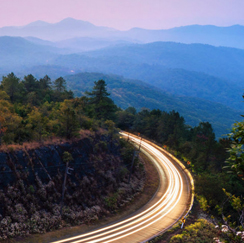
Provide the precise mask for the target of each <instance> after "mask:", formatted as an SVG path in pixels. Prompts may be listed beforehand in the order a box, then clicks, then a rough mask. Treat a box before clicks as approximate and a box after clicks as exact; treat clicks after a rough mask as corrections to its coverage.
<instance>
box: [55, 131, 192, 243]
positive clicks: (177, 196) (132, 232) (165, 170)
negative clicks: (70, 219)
mask: <svg viewBox="0 0 244 243" xmlns="http://www.w3.org/2000/svg"><path fill="white" fill-rule="evenodd" d="M120 134H121V135H122V136H128V134H127V133H120ZM130 140H131V141H133V142H134V143H135V144H137V146H138V145H139V144H140V143H141V151H142V152H143V153H145V154H146V155H147V156H148V157H149V159H150V160H151V161H152V162H153V163H154V165H155V167H156V168H157V170H158V173H159V178H160V183H159V188H158V191H157V193H156V194H155V195H154V197H153V199H151V201H150V202H149V203H148V204H147V205H146V206H144V210H143V211H141V212H138V213H137V214H135V215H133V216H131V217H128V218H126V219H123V220H121V221H119V222H117V223H114V224H111V225H109V226H105V227H102V228H100V229H98V230H94V231H91V232H88V233H84V234H81V235H78V236H75V237H70V238H67V239H64V240H59V241H55V242H53V243H71V242H72V243H81V242H90V243H98V242H103V243H104V242H128V243H129V242H130V243H131V242H144V241H146V240H147V239H149V238H151V237H152V236H153V235H156V234H157V233H158V232H160V231H163V230H165V229H167V228H168V227H170V226H171V225H172V224H173V223H175V222H176V221H178V219H179V218H181V217H182V215H183V214H184V213H185V211H186V209H187V208H186V205H187V204H189V195H184V194H185V192H186V193H187V192H188V191H190V190H189V188H188V187H189V181H188V182H187V180H186V176H185V174H184V175H182V173H183V172H182V171H181V172H180V169H179V168H177V167H176V166H175V164H174V163H172V162H171V160H170V159H168V158H167V156H165V155H164V154H163V153H162V152H161V151H160V150H159V149H158V148H156V147H155V146H154V145H152V144H151V143H150V142H149V141H145V140H143V141H141V139H140V138H138V137H136V136H132V135H130ZM165 184H166V186H165ZM183 191H184V193H183ZM173 209H174V210H173ZM176 212H177V213H176ZM172 217H173V219H172ZM174 217H176V218H174ZM155 231H156V232H155Z"/></svg>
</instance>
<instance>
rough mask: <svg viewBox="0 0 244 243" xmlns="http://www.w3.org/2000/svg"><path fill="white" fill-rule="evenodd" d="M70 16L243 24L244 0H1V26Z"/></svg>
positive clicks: (117, 23) (118, 21) (161, 24)
mask: <svg viewBox="0 0 244 243" xmlns="http://www.w3.org/2000/svg"><path fill="white" fill-rule="evenodd" d="M67 17H73V18H75V19H80V20H86V21H89V22H91V23H93V24H95V25H100V26H108V27H113V28H116V29H120V30H127V29H130V28H132V27H141V28H148V29H164V28H171V27H175V26H182V25H190V24H213V25H218V26H229V25H234V24H241V25H244V0H0V27H2V26H16V25H18V26H20V25H25V24H28V23H30V22H33V21H36V20H43V21H46V22H49V23H55V22H58V21H60V20H62V19H64V18H67Z"/></svg>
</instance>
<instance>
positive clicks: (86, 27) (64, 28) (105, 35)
mask: <svg viewBox="0 0 244 243" xmlns="http://www.w3.org/2000/svg"><path fill="white" fill-rule="evenodd" d="M0 36H20V37H30V36H31V37H36V38H40V39H43V40H49V41H55V42H56V41H63V40H67V39H72V38H84V37H85V38H94V39H96V41H100V39H101V41H108V42H113V41H119V42H121V41H126V42H133V43H149V42H156V41H173V42H180V43H186V44H190V43H202V44H209V45H214V46H228V47H235V48H242V49H244V42H243V39H244V26H241V25H233V26H229V27H218V26H213V25H203V26H202V25H190V26H183V27H177V28H172V29H163V30H148V29H141V28H133V29H130V30H128V31H119V30H116V29H112V28H108V27H102V26H96V25H93V24H91V23H89V22H87V21H82V20H76V19H72V18H67V19H64V20H62V21H60V22H58V23H55V24H50V23H47V22H43V21H36V22H33V23H30V24H28V25H25V26H18V27H15V26H11V27H3V28H0ZM66 44H67V43H66Z"/></svg>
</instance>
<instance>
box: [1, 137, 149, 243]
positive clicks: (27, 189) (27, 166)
mask: <svg viewBox="0 0 244 243" xmlns="http://www.w3.org/2000/svg"><path fill="white" fill-rule="evenodd" d="M64 152H68V153H69V154H70V155H71V156H72V160H71V161H70V162H69V168H72V169H73V170H71V169H70V170H69V172H70V173H69V174H68V175H67V182H66V190H65V195H64V206H63V210H62V215H61V213H60V211H61V196H62V184H63V181H64V174H65V169H66V163H64V160H63V158H64V157H63V155H64ZM132 155H133V148H132V147H131V146H130V145H129V144H127V143H126V142H125V141H122V140H119V138H118V137H116V136H115V137H113V136H111V135H109V134H106V133H101V132H99V133H96V134H93V135H89V136H87V137H86V138H83V139H77V140H75V141H73V142H71V141H69V142H65V143H62V144H55V145H48V146H40V147H39V148H35V149H28V148H27V147H23V148H22V149H20V150H13V149H9V150H8V151H2V152H0V240H4V239H7V238H11V237H17V236H26V235H28V234H32V233H45V232H47V231H51V230H54V229H59V228H62V227H64V226H68V225H79V224H84V223H89V222H91V221H92V220H97V219H98V218H99V217H102V216H107V215H109V214H111V213H113V212H115V211H116V210H117V209H118V208H119V207H122V206H124V205H125V204H127V203H128V202H130V201H131V200H132V199H133V197H134V196H135V195H136V194H138V193H139V192H141V191H142V190H143V186H144V166H143V164H142V163H141V162H140V161H136V163H135V167H134V169H133V173H132V177H131V181H130V184H128V177H129V168H130V163H131V160H132Z"/></svg>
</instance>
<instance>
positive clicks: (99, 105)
mask: <svg viewBox="0 0 244 243" xmlns="http://www.w3.org/2000/svg"><path fill="white" fill-rule="evenodd" d="M94 84H95V85H94V87H93V90H92V92H86V94H87V95H88V96H89V104H90V105H91V108H92V116H93V117H95V118H96V119H101V120H113V119H114V115H115V111H116V110H117V108H116V105H115V104H114V102H113V100H112V99H110V98H109V97H108V96H109V95H110V94H109V93H108V92H107V89H106V86H107V84H106V83H105V81H104V80H102V79H101V80H98V81H95V82H94Z"/></svg>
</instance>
